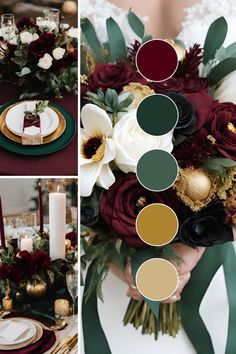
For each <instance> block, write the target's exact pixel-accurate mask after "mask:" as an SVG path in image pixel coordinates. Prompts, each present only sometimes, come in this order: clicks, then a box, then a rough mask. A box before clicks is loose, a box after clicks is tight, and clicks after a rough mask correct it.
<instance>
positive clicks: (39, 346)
mask: <svg viewBox="0 0 236 354" xmlns="http://www.w3.org/2000/svg"><path fill="white" fill-rule="evenodd" d="M10 317H27V318H31V319H35V320H37V321H40V319H41V321H42V318H40V317H39V316H28V315H27V316H26V315H24V314H23V315H10V316H6V317H5V318H10ZM55 342H56V336H55V333H54V332H53V331H46V330H43V335H42V337H41V338H40V339H39V340H38V341H37V342H36V343H33V344H30V345H28V346H27V347H25V348H20V349H14V350H0V354H11V353H18V354H36V353H37V354H43V353H45V352H46V351H47V350H49V349H50V348H52V346H53V345H54V344H55Z"/></svg>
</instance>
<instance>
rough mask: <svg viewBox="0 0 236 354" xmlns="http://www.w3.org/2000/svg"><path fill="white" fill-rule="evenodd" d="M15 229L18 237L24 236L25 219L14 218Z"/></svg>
mask: <svg viewBox="0 0 236 354" xmlns="http://www.w3.org/2000/svg"><path fill="white" fill-rule="evenodd" d="M16 229H17V234H18V235H19V236H21V235H25V234H26V232H27V220H26V218H22V217H17V218H16Z"/></svg>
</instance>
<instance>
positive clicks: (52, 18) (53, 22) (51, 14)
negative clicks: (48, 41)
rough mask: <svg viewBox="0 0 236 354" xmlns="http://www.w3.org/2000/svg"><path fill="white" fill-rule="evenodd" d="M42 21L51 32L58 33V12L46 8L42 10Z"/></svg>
mask: <svg viewBox="0 0 236 354" xmlns="http://www.w3.org/2000/svg"><path fill="white" fill-rule="evenodd" d="M43 13H44V20H45V21H46V23H48V27H49V28H50V29H51V30H55V31H57V32H58V30H59V27H60V10H58V9H54V8H46V9H44V10H43Z"/></svg>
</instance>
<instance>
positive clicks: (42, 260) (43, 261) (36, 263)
mask: <svg viewBox="0 0 236 354" xmlns="http://www.w3.org/2000/svg"><path fill="white" fill-rule="evenodd" d="M50 264H51V258H50V257H49V256H48V255H47V253H45V252H43V251H40V250H37V251H35V252H34V253H33V254H32V255H31V262H30V266H31V269H35V270H37V269H48V268H49V266H50Z"/></svg>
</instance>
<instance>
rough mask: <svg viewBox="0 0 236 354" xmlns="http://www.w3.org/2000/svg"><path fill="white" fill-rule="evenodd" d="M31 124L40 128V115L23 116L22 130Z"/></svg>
mask: <svg viewBox="0 0 236 354" xmlns="http://www.w3.org/2000/svg"><path fill="white" fill-rule="evenodd" d="M32 126H34V127H37V128H40V117H39V116H37V117H34V118H30V117H29V116H25V117H24V126H23V130H24V129H25V128H28V127H32Z"/></svg>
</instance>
